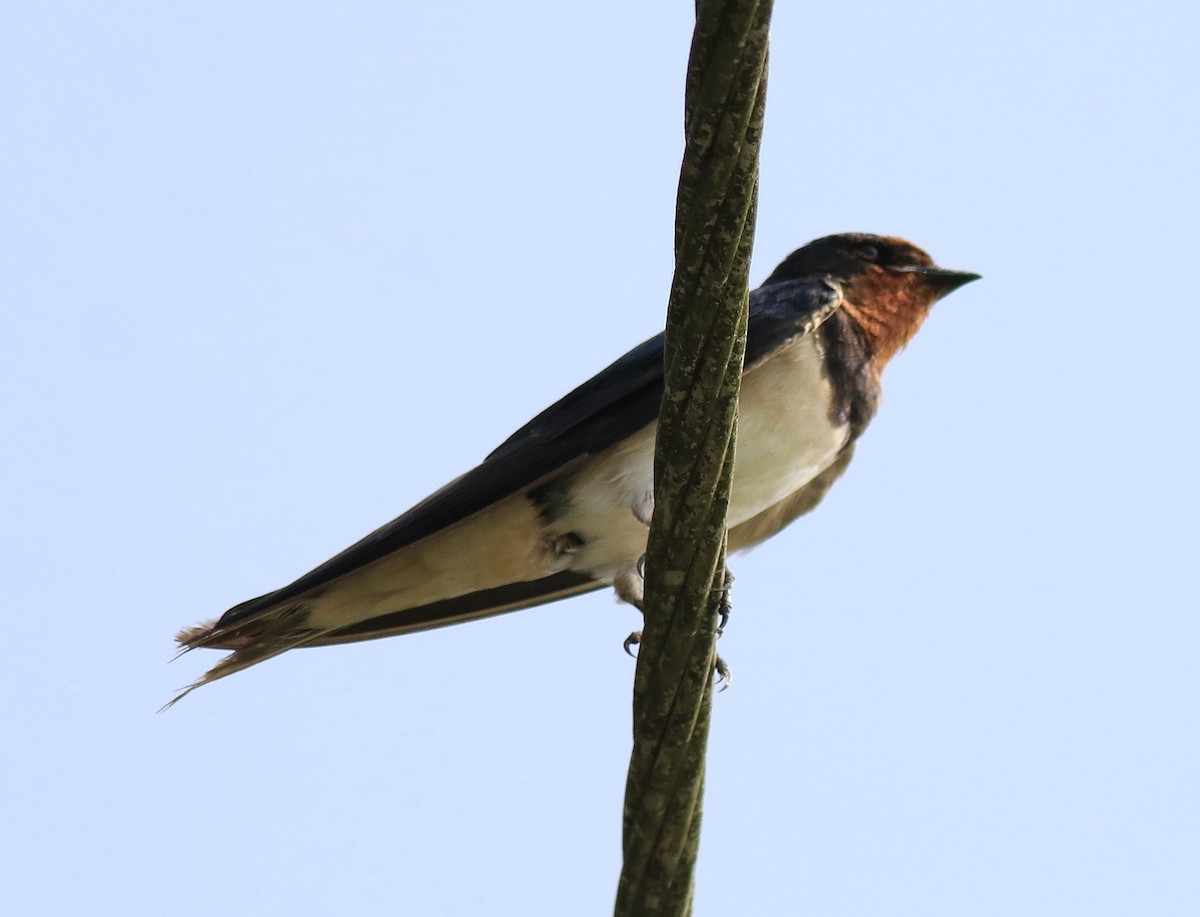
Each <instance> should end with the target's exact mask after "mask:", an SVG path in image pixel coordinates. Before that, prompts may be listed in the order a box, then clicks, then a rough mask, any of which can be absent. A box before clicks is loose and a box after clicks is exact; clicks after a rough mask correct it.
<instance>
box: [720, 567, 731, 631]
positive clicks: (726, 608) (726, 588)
mask: <svg viewBox="0 0 1200 917" xmlns="http://www.w3.org/2000/svg"><path fill="white" fill-rule="evenodd" d="M732 590H733V574H732V573H730V572H729V568H728V567H726V568H725V576H724V578H723V579H722V581H721V601H720V603H719V604H718V605H717V636H718V637H720V636H721V634H723V633H725V625H726V624H728V623H729V615H730V614H732V613H733V597H732Z"/></svg>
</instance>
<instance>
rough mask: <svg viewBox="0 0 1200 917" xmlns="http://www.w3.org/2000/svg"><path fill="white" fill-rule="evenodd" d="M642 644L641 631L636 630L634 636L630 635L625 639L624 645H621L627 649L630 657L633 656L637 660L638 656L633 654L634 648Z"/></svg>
mask: <svg viewBox="0 0 1200 917" xmlns="http://www.w3.org/2000/svg"><path fill="white" fill-rule="evenodd" d="M641 642H642V632H641V631H640V630H635V631H634V632H633V633H632V634H630V635H629V636H628V637H626V638H625V642H624V643H622V644H621V645H622V646H623V647H625V652H626V653H628V654H629V655H630V656H632V657H633V658H634V659H636V658H637V654H635V653H634V652H633V647H635V646H637V645H638V644H640V643H641Z"/></svg>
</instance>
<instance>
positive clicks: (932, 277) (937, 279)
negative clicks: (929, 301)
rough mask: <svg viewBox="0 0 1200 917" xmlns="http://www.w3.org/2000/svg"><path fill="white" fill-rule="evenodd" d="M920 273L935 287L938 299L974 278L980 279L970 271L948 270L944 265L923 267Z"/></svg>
mask: <svg viewBox="0 0 1200 917" xmlns="http://www.w3.org/2000/svg"><path fill="white" fill-rule="evenodd" d="M920 273H921V275H922V276H923V277H924V278H925V279H926V280H927V281H928V282H929V285H930V286H931V287H933V290H934V292H935V293H937V296H938V299H941V298H942V297H943V296H945V295H946V294H947V293H950V292H953V291H954V290H957V289H958V288H959V287H961V286H963V285H964V284H968V283H970V282H971V281H972V280H979V275H978V274H972V273H971V272H970V271H948V270H946V269H945V268H942V267H923V268H921V269H920Z"/></svg>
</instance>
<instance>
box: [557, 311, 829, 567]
mask: <svg viewBox="0 0 1200 917" xmlns="http://www.w3.org/2000/svg"><path fill="white" fill-rule="evenodd" d="M822 367H823V358H822V354H821V352H820V351H819V349H818V346H817V343H816V340H815V336H812V335H809V336H805V337H803V338H800V339H798V340H796V341H794V342H793V343H791V344H790V345H788V346H787V347H786V348H785V349H784V350H782V351H780V352H779V353H778V354H776V355H774V356H772V357H771V358H770V360H769V361H768V362H767V363H766V364H765V365H764V364H760V365H758V366H755V367H753V368H751V369H750V370H749V371H748V372H747V373H746V374H745V376H744V377H743V379H742V390H741V398H740V403H739V408H738V434H737V443H736V446H735V452H734V471H733V490H732V493H731V495H730V506H729V527H730V528H732V527H734V526H736V525H738V524H739V523H742V522H745V521H746V520H748V519H752V518H754V517H755V516H757V515H758V514H759V513H761V512H762V511H763V510H765V509H767V508H768V507H771V506H774V505H775V504H776V503H778V502H779V501H780V500H783V499H785V498H786V497H788V496H790V495H791V494H793V493H795V492H796V491H797V490H799V489H800V488H801V487H803V486H804V485H805V484H807V483H808V482H809V481H811V480H812V479H813V478H814V477H816V476H817V475H818V474H820V473H821V472H822V471H824V470H825V469H826V468H828V467H829V465H830V464H831V463H832V462H833V460H834V459H835V458H836V457H837V455H838V453H839V452H840V451H841V449H842V448H843V447H844V446H845V445H846V442H847V440H848V439H849V435H850V430H849V426H848V425H845V424H834V423H832V422H831V421H830V419H829V404H830V399H831V394H832V393H831V390H830V386H829V382H828V380H827V379H826V378H825V376H824V372H823V368H822ZM654 432H655V425H654V424H650V425H649V426H647V427H645V428H644V429H642V430H639V431H638V432H637V433H636V434H634V435H633V436H631V437H629V438H628V439H626V440H623V441H622V442H620V443H618V444H617V445H615V446H612V447H610V448H609V449H607V450H606V451H605V452H603V453H600V454H599V455H597V456H596V457H595V459H593V460H591V461H589V462H587V463H586V465H585V466H584V467H583V468H581V469H580V470H579V471H578V472H576V473H575V474H574V475H573V476H572V479H571V486H570V490H571V495H572V500H571V506H570V511H569V512H567V513H565V514H564V515H563V517H562V518H561V519H560V520H558V521H557V522H556V524H555V526H554V529H555V531H556V532H564V533H565V532H568V531H570V532H576V533H578V534H579V535H580V536H581V537H582V538H583V540H584V544H583V545H582V546H581V547H580V549H579V550H578V552H577V553H576V554H575V555H574V556H573V557H572V558H571V562H570V563H569V567H570V568H572V569H577V570H584V571H587V572H589V573H591V574H592V575H594V576H597V578H600V579H606V580H611V579H613V578H614V577H616V576H617V575H618V574H619V573H620V572H621V571H622V570H626V569H627V568H628V567H629V565H630V564H631V563H635V562H636V561H637V559H638V558H639V557H641V555H642V554H643V553H645V550H646V535H647V528H646V522H647V521H648V520H649V513H650V509H651V508H652V494H653V457H654Z"/></svg>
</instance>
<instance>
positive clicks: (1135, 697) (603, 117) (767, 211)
mask: <svg viewBox="0 0 1200 917" xmlns="http://www.w3.org/2000/svg"><path fill="white" fill-rule="evenodd" d="M468 6H469V8H468V9H463V8H461V5H457V4H396V3H361V4H313V3H267V2H263V3H245V2H241V3H191V2H188V3H184V2H180V3H145V2H125V3H115V2H114V3H97V2H81V3H59V2H53V0H39V2H21V0H9V2H6V3H5V4H3V7H2V8H0V105H2V110H0V197H2V203H0V308H2V310H3V331H2V333H0V385H2V391H3V404H2V405H0V412H2V424H3V453H2V456H0V463H2V465H3V473H2V475H0V488H2V504H0V527H2V544H0V565H2V566H3V582H4V585H5V589H6V596H5V601H4V605H5V609H4V622H5V625H4V626H5V636H4V643H5V647H6V652H5V662H4V665H3V666H2V667H0V684H2V691H3V698H4V700H3V705H2V709H0V736H2V739H0V743H2V750H0V771H2V774H0V786H2V789H0V794H2V799H3V812H2V813H0V814H2V820H3V824H4V828H3V830H2V831H0V912H2V913H4V914H12V915H35V914H37V915H41V914H52V915H60V914H100V915H109V914H111V915H118V914H119V915H128V914H169V915H212V914H229V915H241V914H247V915H249V914H253V915H261V914H295V915H345V914H355V915H359V914H361V915H376V914H379V915H382V914H388V915H391V914H397V913H404V914H488V915H531V914H532V915H565V914H570V915H593V914H594V915H602V914H605V913H608V912H610V910H611V904H612V897H613V892H614V889H615V885H616V880H617V874H618V871H619V866H620V820H621V801H622V792H623V786H624V779H625V768H626V764H627V760H628V753H629V748H630V723H629V718H630V713H629V706H630V688H631V682H632V677H633V664H632V662H631V661H630V660H629V659H628V658H627V657H626V656H625V655H624V654H623V653H622V651H621V641H622V639H623V638H624V637H625V635H626V634H627V633H628V632H629V631H630V630H631V629H632V628H633V627H634V626H635V625H636V624H637V616H636V613H635V612H633V611H632V610H631V609H629V608H628V607H623V606H617V605H616V604H614V602H613V600H612V598H611V597H610V596H609V595H607V594H605V593H597V594H595V595H592V596H588V597H584V598H580V599H576V600H573V601H570V602H567V603H561V604H557V605H551V606H546V607H543V608H541V609H537V610H534V611H529V612H525V613H521V614H516V615H508V616H503V617H501V618H497V619H493V620H490V621H486V622H481V623H476V624H472V625H470V626H464V627H457V628H450V629H446V630H441V631H437V632H431V633H426V634H421V635H417V636H412V637H406V638H403V639H396V640H386V641H381V642H376V643H369V644H360V645H351V646H345V647H338V648H330V649H322V650H319V651H318V650H313V651H298V652H294V653H290V654H288V655H286V656H285V657H282V658H279V659H276V660H272V661H270V662H268V663H266V664H264V665H262V666H259V667H257V668H255V669H253V670H251V671H248V672H246V673H243V674H240V675H238V676H236V677H235V678H231V679H228V680H226V681H224V682H222V683H220V684H218V685H215V686H213V687H210V688H206V689H204V690H202V691H200V692H198V693H196V694H195V695H193V696H191V697H189V698H188V699H187V700H186V701H185V702H184V703H182V704H180V705H179V706H177V707H176V708H174V709H172V710H171V711H170V712H168V713H165V714H162V715H155V710H156V709H157V708H158V707H159V706H160V705H161V704H162V703H163V702H164V701H166V700H167V699H168V698H170V697H171V695H172V693H173V691H174V690H175V689H176V688H178V687H180V686H181V685H184V684H186V683H188V682H189V681H191V680H192V679H193V678H195V677H196V676H197V675H198V674H199V673H200V672H201V671H202V670H203V669H204V668H205V667H206V666H207V665H208V664H211V663H212V662H214V661H215V659H216V658H217V656H216V655H215V654H203V653H197V654H192V655H191V656H188V657H185V658H183V659H181V660H179V661H177V662H175V663H173V664H170V665H168V661H169V660H170V659H171V657H172V654H173V646H172V642H171V637H172V634H173V633H174V632H175V631H176V630H177V629H178V628H179V627H181V626H184V625H189V624H193V623H196V622H197V621H199V620H202V619H205V618H209V617H213V616H215V615H217V614H219V613H220V612H221V611H223V610H224V609H225V608H227V607H229V606H230V605H232V604H234V603H236V602H238V601H240V600H242V599H245V598H248V597H250V596H253V595H257V594H259V593H261V592H265V591H267V590H269V589H272V588H275V587H277V586H280V585H282V584H284V583H286V582H289V581H290V580H292V579H293V578H295V577H296V576H297V575H299V574H301V573H303V572H305V571H306V570H308V569H309V568H311V567H312V566H314V565H315V564H317V563H318V562H320V561H322V560H324V559H325V558H327V557H328V556H330V555H331V554H333V553H334V552H336V551H338V550H340V549H341V548H343V547H345V546H346V545H348V544H350V543H351V542H353V541H355V540H357V538H359V537H360V536H361V535H363V534H365V533H366V532H368V531H369V530H371V529H373V528H374V527H376V526H377V525H379V524H381V523H383V522H385V521H387V520H388V519H390V518H392V517H393V516H395V515H398V514H399V513H400V512H401V511H402V510H404V509H406V508H407V507H408V506H410V505H411V504H412V503H414V502H416V501H417V500H418V499H420V498H421V497H423V496H425V495H426V494H427V493H428V492H430V491H431V490H433V489H434V488H436V487H438V486H440V485H441V484H443V483H444V482H445V481H447V480H449V479H450V478H451V477H453V476H454V475H457V474H459V473H460V472H462V471H464V470H466V469H467V468H469V467H470V466H472V465H473V464H474V463H475V462H477V461H478V460H479V459H481V458H482V457H483V456H484V455H485V454H486V453H487V452H488V451H489V450H490V449H491V448H492V447H493V446H495V445H496V444H497V443H499V442H500V441H501V440H502V439H503V438H504V437H506V436H507V435H508V434H509V433H510V432H512V430H514V429H515V428H517V427H518V426H520V425H521V424H522V423H523V422H524V421H525V420H527V419H528V418H529V417H530V416H531V415H533V414H534V413H535V412H537V411H538V410H540V409H541V408H543V407H545V406H546V405H547V404H549V403H550V402H551V401H552V400H554V399H556V398H557V397H559V396H561V395H562V394H564V393H565V392H566V391H568V390H569V389H571V388H572V387H573V386H574V385H576V384H577V383H579V382H581V381H583V380H584V379H585V378H587V377H588V376H589V375H591V374H592V373H593V372H595V371H597V370H599V369H600V368H602V367H603V366H605V365H606V364H607V363H609V362H610V361H611V360H612V359H614V358H615V357H616V356H618V355H619V354H621V353H622V352H623V351H624V350H626V349H627V348H628V347H630V346H632V345H633V344H636V343H637V342H639V341H640V340H642V339H643V338H645V337H647V336H649V335H650V334H652V333H654V332H655V331H657V330H659V329H660V327H661V323H662V318H663V314H664V309H665V303H666V293H667V289H668V284H669V281H670V276H671V269H672V256H671V240H672V225H673V209H674V194H675V184H676V178H677V174H678V166H679V158H680V154H681V148H682V127H681V112H682V93H683V77H684V68H685V63H686V55H687V48H688V43H689V40H690V31H691V16H692V5H691V3H688V2H676V3H662V2H654V3H646V2H644V0H639V2H617V3H605V4H576V3H561V2H554V3H550V2H543V3H528V4H518V5H513V4H499V5H497V4H470V5H468ZM1198 25H1200V23H1198V22H1197V14H1196V12H1195V5H1194V4H1191V3H1187V2H1184V0H1176V2H1155V0H1149V2H1141V3H1137V4H1132V3H1082V2H1078V3H1071V2H1064V3H1058V4H1054V3H1042V2H1037V3H1034V2H1020V0H1017V2H1009V3H1005V4H991V5H985V6H983V7H980V6H977V5H973V4H964V3H957V2H955V3H951V2H941V3H939V2H921V0H918V2H914V3H907V4H901V5H897V4H894V3H874V2H867V3H856V4H840V3H831V2H825V3H786V2H784V3H780V5H779V8H778V10H777V11H776V16H775V22H774V28H773V44H772V65H771V76H770V90H769V98H768V108H767V131H766V139H765V145H764V149H763V166H762V185H761V194H762V197H761V209H760V220H759V224H758V237H757V247H756V253H755V261H754V269H753V272H752V280H753V281H754V282H758V281H759V280H761V279H762V278H763V277H764V276H765V275H766V274H767V272H768V271H769V270H770V269H771V268H772V267H773V266H774V265H775V264H776V263H777V262H778V261H779V260H780V259H781V258H782V257H783V256H784V255H786V254H787V253H788V252H789V251H791V250H792V249H794V248H797V247H799V246H800V245H802V244H803V243H805V242H807V241H808V240H810V239H812V238H814V237H817V236H821V235H825V234H827V233H831V232H838V231H846V230H862V231H872V232H884V233H894V234H899V235H903V236H906V237H909V238H911V239H913V240H914V241H915V242H917V243H918V244H920V245H922V246H924V247H925V248H927V249H928V250H929V251H930V252H931V253H932V254H933V255H934V257H935V258H937V259H938V261H939V262H940V263H942V264H943V265H945V266H947V267H953V268H959V269H964V270H972V271H977V272H979V273H981V274H983V275H984V280H983V281H982V282H979V283H976V284H972V285H971V286H969V287H966V288H964V289H963V290H961V291H959V292H957V293H955V294H954V295H953V296H951V297H950V298H949V299H947V300H945V301H944V302H943V303H941V304H940V305H939V306H938V307H937V309H936V310H935V312H934V314H933V316H932V317H931V319H930V321H929V322H928V323H927V325H926V327H925V329H924V330H923V331H922V332H921V334H920V335H919V336H918V337H917V339H916V340H915V341H914V343H913V344H912V345H911V346H910V347H909V348H908V350H907V351H906V352H905V353H903V354H902V355H901V356H900V357H899V358H898V359H897V360H896V362H895V363H894V364H893V365H892V367H891V368H890V370H889V372H888V376H887V378H886V380H885V400H884V406H883V409H882V411H881V413H880V415H879V417H878V418H877V419H876V421H875V422H874V424H873V426H872V427H871V429H870V430H869V431H868V432H867V434H866V436H865V438H864V440H863V441H862V443H861V446H860V449H859V453H858V457H857V458H856V460H855V462H854V465H853V466H852V468H851V470H850V472H849V473H848V474H847V475H846V477H845V478H844V479H843V480H842V481H841V482H840V483H839V485H838V486H837V487H836V488H835V489H834V491H833V493H832V495H831V496H830V497H829V498H828V500H827V501H826V502H825V504H824V505H823V506H822V507H821V508H820V510H819V511H818V512H817V513H815V514H813V515H812V516H810V517H807V518H806V519H804V520H803V521H801V522H800V523H798V524H796V525H795V526H794V527H792V528H791V529H789V530H788V531H786V532H785V533H784V534H782V535H781V536H779V537H778V538H776V539H774V540H773V541H771V542H770V543H769V544H767V545H764V546H763V547H761V548H759V549H757V550H756V551H754V552H752V553H750V554H748V555H743V556H740V557H737V558H735V561H734V571H735V573H736V574H737V587H736V592H735V603H736V604H735V610H734V618H733V621H732V624H731V627H730V629H729V632H728V633H727V635H726V636H725V637H724V639H723V640H722V643H721V651H722V653H723V655H724V656H725V657H726V658H727V659H728V661H729V663H730V665H731V666H732V667H733V670H734V673H735V677H736V684H735V685H734V687H733V689H732V690H730V691H727V692H725V693H724V694H721V695H720V696H719V697H718V699H717V702H716V705H715V715H714V723H713V729H712V739H711V748H710V759H709V760H710V763H709V771H708V793H707V798H706V803H705V821H704V834H703V841H702V849H701V858H700V863H699V871H698V879H697V908H696V910H697V913H698V914H699V915H731V914H736V915H741V914H819V915H868V914H870V915H874V914H905V915H908V914H912V915H923V917H927V915H963V914H970V915H991V914H995V915H1012V914H1023V915H1062V914H1088V915H1109V914H1111V915H1118V914H1120V915H1125V914H1133V913H1140V914H1155V915H1185V914H1187V915H1192V914H1196V913H1200V869H1198V868H1197V864H1198V863H1200V740H1198V738H1197V716H1196V709H1197V695H1198V692H1200V674H1198V669H1200V665H1198V650H1200V639H1198V638H1200V619H1198V611H1200V602H1198V600H1197V595H1196V585H1195V584H1196V567H1195V565H1196V563H1197V558H1196V555H1197V550H1196V549H1197V536H1196V531H1195V523H1196V516H1197V509H1198V503H1200V501H1198V499H1197V496H1198V495H1197V486H1196V469H1197V466H1198V460H1197V448H1196V447H1197V439H1198V434H1197V385H1196V369H1195V367H1196V341H1197V339H1198V335H1200V319H1198V309H1197V293H1196V290H1197V282H1198V280H1197V278H1198V277H1200V271H1198V270H1197V267H1198V260H1200V259H1198V250H1200V244H1198V238H1197V235H1198V234H1197V231H1196V228H1197V208H1198V205H1200V194H1198V190H1200V180H1198V178H1197V172H1198V165H1197V164H1198V163H1200V150H1198V149H1197V147H1198V144H1197V130H1198V128H1197V113H1196V111H1197V110H1196V104H1197V103H1196V94H1197V88H1198V86H1200V63H1198V61H1200V58H1198V57H1197V53H1196V35H1197V33H1198Z"/></svg>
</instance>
